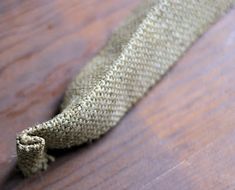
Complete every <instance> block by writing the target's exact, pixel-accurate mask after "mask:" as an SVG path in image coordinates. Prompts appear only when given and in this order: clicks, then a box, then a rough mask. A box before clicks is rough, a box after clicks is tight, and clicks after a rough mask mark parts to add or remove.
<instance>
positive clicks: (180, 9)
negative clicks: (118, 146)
mask: <svg viewBox="0 0 235 190" xmlns="http://www.w3.org/2000/svg"><path fill="white" fill-rule="evenodd" d="M233 3H235V0H143V4H141V6H140V7H139V8H137V10H135V11H134V13H133V14H132V15H131V16H130V17H129V18H128V19H127V20H126V21H125V23H124V24H123V25H122V26H120V27H119V29H118V30H117V31H116V32H114V34H113V35H112V37H111V39H110V40H109V41H108V42H107V45H106V46H105V47H104V49H103V50H102V51H101V52H100V53H99V54H98V55H97V56H96V57H95V58H93V60H91V61H90V63H89V64H88V65H87V66H86V67H85V68H84V69H83V70H82V71H81V72H80V73H79V75H78V76H77V77H76V78H75V80H74V81H73V82H72V83H71V84H70V86H69V87H68V89H67V91H66V94H65V97H64V101H63V103H62V109H61V110H62V111H61V113H59V114H58V115H56V116H55V117H54V118H52V119H51V120H49V121H47V122H44V123H42V124H38V125H35V126H33V127H31V128H28V129H25V130H23V131H22V132H21V133H20V134H19V135H18V136H17V140H16V146H17V156H18V166H19V168H20V169H21V171H22V172H23V174H24V175H26V176H29V175H32V174H33V173H36V172H37V171H39V170H44V169H46V168H47V163H48V160H50V159H52V157H51V156H49V155H47V153H46V152H47V149H60V148H69V147H71V146H78V145H80V144H83V143H86V142H88V141H91V140H94V139H98V138H99V137H100V136H101V135H103V134H105V133H106V132H107V131H108V130H110V129H111V128H112V127H114V126H115V125H116V124H117V123H118V121H120V119H121V118H122V117H123V116H124V115H125V113H126V112H127V111H128V110H129V109H130V108H131V107H132V106H133V105H134V104H135V103H136V102H137V101H138V100H139V99H140V98H141V97H143V96H144V94H145V93H146V92H147V91H148V90H149V89H150V87H152V86H153V85H154V84H155V83H156V82H157V81H159V79H160V78H161V77H162V76H163V75H164V74H165V73H166V71H168V70H169V68H170V67H171V66H172V65H173V64H174V63H175V62H176V61H177V60H178V59H179V58H180V56H182V55H183V54H184V52H185V51H186V50H187V49H188V48H189V47H190V45H191V44H192V42H194V41H195V40H196V39H197V38H198V37H199V36H200V35H201V34H203V32H205V31H206V29H207V28H208V27H209V26H210V25H211V24H212V23H213V22H215V21H216V20H217V19H218V18H219V16H221V15H222V14H223V13H224V12H225V11H227V10H228V9H229V7H231V6H232V5H233Z"/></svg>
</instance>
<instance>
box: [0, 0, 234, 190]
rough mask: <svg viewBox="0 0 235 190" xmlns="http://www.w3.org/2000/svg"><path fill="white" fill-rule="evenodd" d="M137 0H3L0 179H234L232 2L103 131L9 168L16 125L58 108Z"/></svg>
mask: <svg viewBox="0 0 235 190" xmlns="http://www.w3.org/2000/svg"><path fill="white" fill-rule="evenodd" d="M139 2H140V0H89V1H85V0H72V1H63V0H51V1H46V0H40V1H37V0H31V1H29V0H24V1H20V0H9V1H0V89H1V90H0V129H1V133H0V169H1V170H0V184H1V185H0V189H15V190H16V189H30V190H31V189H84V190H86V189H109V190H112V189H140V190H142V189H146V190H147V189H161V190H162V189H166V190H169V189H174V190H189V189H192V190H198V189H205V190H209V189H213V190H217V189H218V190H222V189H231V190H232V189H235V151H234V150H235V85H234V84H235V65H234V60H235V24H234V19H235V9H232V10H231V11H230V12H229V13H228V14H226V15H225V16H224V17H223V18H222V19H221V20H220V21H219V22H218V23H217V24H215V25H214V26H213V27H212V28H211V29H210V30H209V31H208V32H207V33H206V34H205V35H203V37H202V38H201V39H200V40H198V41H197V43H195V44H194V45H193V47H192V48H191V49H190V50H189V51H188V52H187V53H186V55H185V56H184V57H182V59H181V60H180V61H179V62H178V63H177V65H176V66H175V67H174V68H173V69H172V70H171V71H170V72H169V73H168V75H166V76H165V77H164V79H163V80H162V81H161V82H160V83H159V84H158V85H156V86H155V87H154V88H153V89H152V90H151V91H150V93H149V94H148V95H147V96H146V97H145V98H144V99H143V100H142V101H141V102H139V104H138V105H137V106H135V108H134V109H133V110H131V111H130V112H129V113H128V114H127V116H126V117H125V118H124V119H123V120H122V121H121V122H120V123H119V124H118V126H117V127H116V128H114V129H113V130H112V131H111V132H110V133H108V134H107V135H105V136H104V137H103V138H102V139H100V140H98V141H96V142H95V143H93V144H89V145H85V146H81V147H77V148H73V149H70V150H61V151H51V154H53V155H55V157H56V162H54V163H52V164H51V165H50V167H49V169H48V170H47V171H46V172H42V173H39V174H38V175H36V176H33V177H31V178H29V179H24V178H23V177H22V175H21V174H20V172H19V171H17V170H16V169H15V163H16V157H15V136H16V133H18V132H19V131H21V130H22V129H24V128H27V127H29V126H31V125H33V124H35V123H38V122H42V121H45V120H47V119H49V118H51V117H52V116H53V115H55V114H56V113H57V112H58V107H59V104H60V101H61V98H62V97H63V93H64V91H65V88H66V86H67V84H68V82H69V81H70V80H71V79H72V78H73V77H74V75H75V74H77V73H78V72H79V71H80V69H81V68H82V67H83V66H84V65H85V64H86V63H87V62H88V61H89V59H90V58H91V57H93V56H94V55H95V53H96V52H97V51H98V50H100V49H101V48H102V46H103V45H104V44H105V42H106V41H107V39H108V38H109V36H110V35H111V32H112V31H113V29H114V28H115V27H117V26H118V23H120V22H121V21H123V20H124V19H125V17H126V16H127V15H128V14H129V12H130V11H131V10H132V9H133V8H134V7H135V6H136V5H137V4H138V3H139Z"/></svg>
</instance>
